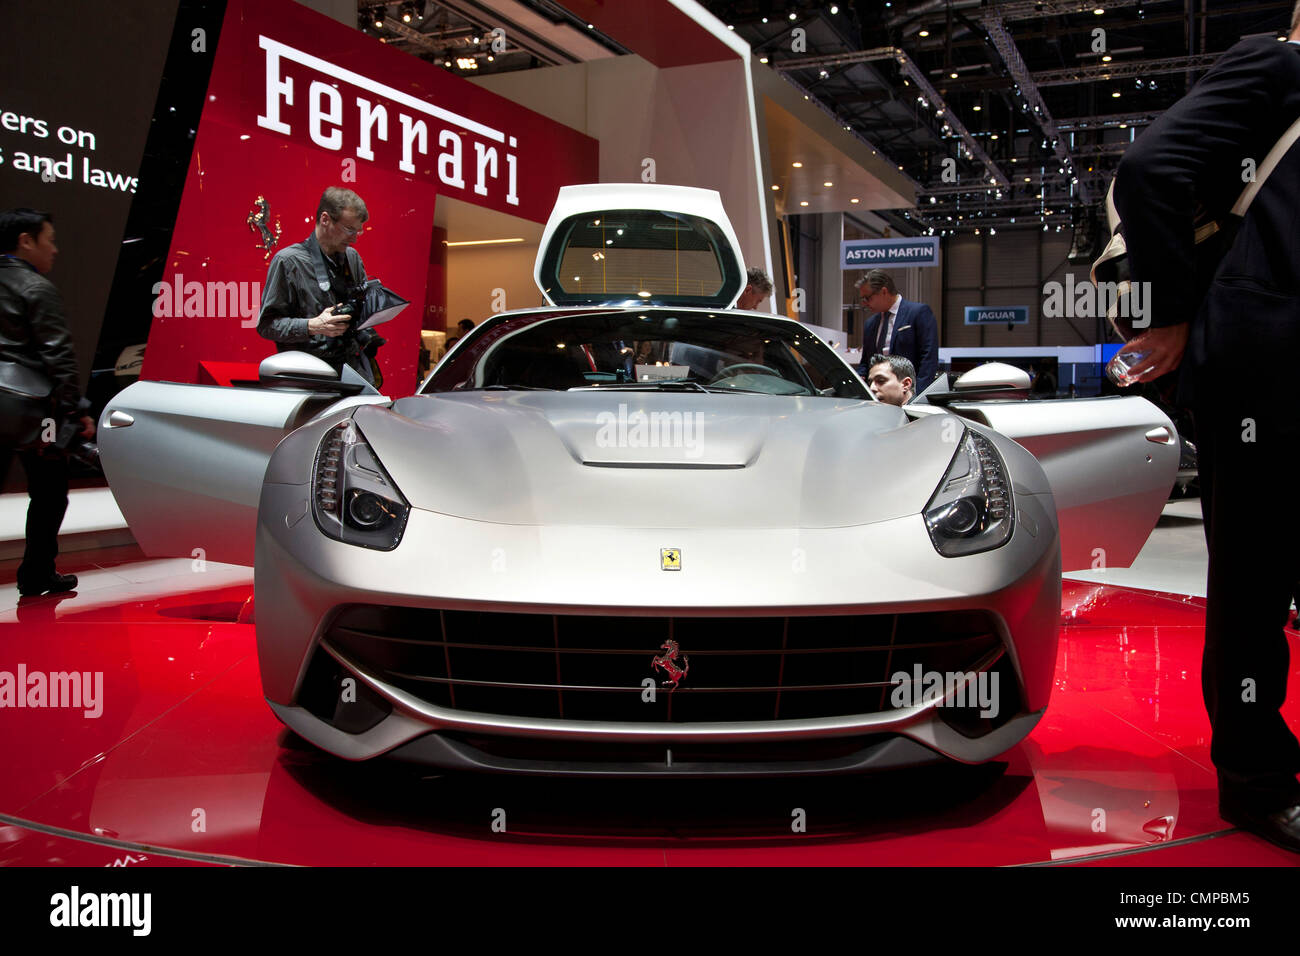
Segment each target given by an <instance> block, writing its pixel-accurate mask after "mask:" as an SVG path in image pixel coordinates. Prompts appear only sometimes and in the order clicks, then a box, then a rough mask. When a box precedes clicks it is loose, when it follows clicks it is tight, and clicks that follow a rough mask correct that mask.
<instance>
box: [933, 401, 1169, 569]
mask: <svg viewBox="0 0 1300 956" xmlns="http://www.w3.org/2000/svg"><path fill="white" fill-rule="evenodd" d="M949 394H950V395H951V394H952V393H949ZM947 408H948V410H949V411H952V412H954V413H955V414H958V415H961V416H963V417H965V418H970V419H972V420H973V421H977V422H981V423H983V424H986V425H989V426H990V427H992V428H993V429H995V430H996V431H998V432H1001V433H1002V434H1003V435H1006V436H1007V437H1008V438H1012V439H1014V440H1015V441H1017V442H1019V443H1020V444H1021V445H1023V446H1024V447H1025V448H1026V449H1028V450H1029V452H1030V453H1031V454H1032V455H1033V456H1034V457H1035V458H1037V459H1038V461H1039V462H1040V463H1041V464H1042V466H1043V470H1044V471H1045V472H1046V473H1047V479H1048V481H1049V482H1051V485H1052V494H1053V497H1054V498H1055V499H1056V513H1057V517H1058V519H1059V522H1060V526H1061V570H1062V571H1079V570H1087V569H1097V568H1102V567H1120V568H1122V567H1128V566H1129V565H1131V564H1132V563H1133V559H1134V558H1136V557H1137V555H1138V552H1139V551H1141V550H1142V546H1143V545H1144V544H1145V543H1146V540H1147V538H1148V537H1149V536H1150V534H1151V530H1152V529H1153V528H1154V527H1155V525H1156V521H1157V520H1158V519H1159V517H1160V512H1161V510H1162V509H1163V508H1164V505H1165V502H1166V501H1167V500H1168V499H1169V492H1170V489H1172V488H1173V485H1174V477H1175V475H1176V474H1177V472H1178V453H1179V448H1178V433H1177V431H1176V430H1175V428H1174V424H1173V422H1171V421H1170V420H1169V418H1168V416H1167V415H1165V413H1164V412H1162V411H1161V410H1160V409H1159V408H1157V407H1156V406H1155V405H1153V404H1151V403H1150V402H1149V401H1147V400H1146V399H1144V398H1138V397H1127V396H1107V397H1102V398H1075V399H1047V400H1041V401H1035V400H1019V401H1017V400H1014V399H1013V400H1005V399H994V400H984V401H961V400H952V401H950V402H948V403H947Z"/></svg>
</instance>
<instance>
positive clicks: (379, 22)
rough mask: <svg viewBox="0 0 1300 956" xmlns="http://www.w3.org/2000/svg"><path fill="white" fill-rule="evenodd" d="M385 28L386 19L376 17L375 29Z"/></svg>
mask: <svg viewBox="0 0 1300 956" xmlns="http://www.w3.org/2000/svg"><path fill="white" fill-rule="evenodd" d="M383 28H384V21H383V20H381V19H380V18H379V17H375V29H376V30H382V29H383Z"/></svg>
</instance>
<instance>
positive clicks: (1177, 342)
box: [1119, 322, 1188, 382]
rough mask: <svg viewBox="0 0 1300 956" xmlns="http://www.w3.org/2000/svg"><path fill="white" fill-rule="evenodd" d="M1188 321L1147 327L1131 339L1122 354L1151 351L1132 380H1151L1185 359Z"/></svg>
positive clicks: (1172, 368)
mask: <svg viewBox="0 0 1300 956" xmlns="http://www.w3.org/2000/svg"><path fill="white" fill-rule="evenodd" d="M1187 331H1188V326H1187V323H1186V322H1181V323H1179V324H1178V325H1170V326H1166V327H1165V328H1162V329H1147V330H1146V331H1145V332H1143V333H1142V334H1141V335H1139V336H1137V337H1135V338H1132V339H1129V340H1128V342H1127V343H1125V345H1124V347H1123V348H1122V349H1120V350H1119V351H1120V354H1125V353H1128V352H1150V353H1151V354H1150V355H1148V356H1147V357H1146V358H1145V359H1143V360H1142V361H1141V363H1139V364H1140V366H1141V367H1140V368H1136V369H1134V373H1136V374H1132V375H1130V376H1129V380H1130V381H1132V382H1150V381H1153V380H1154V379H1157V378H1159V377H1160V376H1162V375H1165V374H1167V373H1169V372H1172V371H1173V370H1174V369H1176V368H1178V363H1179V362H1181V361H1182V360H1183V349H1185V348H1186V347H1187Z"/></svg>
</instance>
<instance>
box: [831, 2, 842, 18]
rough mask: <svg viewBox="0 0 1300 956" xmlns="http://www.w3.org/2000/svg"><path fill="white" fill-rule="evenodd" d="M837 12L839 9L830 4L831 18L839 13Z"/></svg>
mask: <svg viewBox="0 0 1300 956" xmlns="http://www.w3.org/2000/svg"><path fill="white" fill-rule="evenodd" d="M839 12H840V8H839V7H837V6H836V5H835V4H833V3H832V4H831V16H835V14H837V13H839Z"/></svg>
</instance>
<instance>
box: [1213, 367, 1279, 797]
mask: <svg viewBox="0 0 1300 956" xmlns="http://www.w3.org/2000/svg"><path fill="white" fill-rule="evenodd" d="M1243 391H1247V390H1246V389H1241V390H1236V391H1234V392H1233V393H1232V394H1224V393H1223V392H1222V391H1220V390H1217V389H1214V390H1211V389H1209V388H1203V389H1200V390H1199V393H1200V394H1202V395H1206V396H1207V398H1206V399H1205V400H1204V401H1200V402H1198V403H1197V407H1196V410H1195V411H1196V415H1195V419H1196V439H1197V452H1198V464H1199V468H1200V483H1201V508H1202V512H1203V514H1204V516H1205V539H1206V543H1207V545H1208V547H1209V555H1210V568H1209V580H1208V588H1207V606H1206V618H1205V654H1204V658H1203V661H1202V670H1201V685H1202V689H1203V691H1204V694H1205V706H1206V710H1207V711H1208V712H1209V716H1210V725H1211V727H1212V729H1213V737H1212V739H1211V745H1210V757H1211V759H1212V760H1213V761H1214V765H1215V767H1216V769H1217V770H1218V773H1219V790H1220V793H1221V795H1226V796H1229V797H1232V798H1235V799H1238V800H1242V801H1245V802H1248V803H1251V804H1253V805H1254V806H1256V807H1257V808H1259V809H1264V810H1267V809H1277V808H1279V807H1282V806H1287V805H1290V804H1293V803H1296V802H1298V801H1300V785H1297V783H1296V773H1297V772H1300V743H1297V741H1296V737H1295V735H1294V734H1293V733H1292V732H1291V731H1290V729H1289V728H1288V727H1287V725H1286V722H1285V721H1284V720H1283V719H1282V715H1281V714H1280V713H1279V708H1280V707H1281V706H1282V702H1283V701H1284V700H1285V698H1286V684H1287V673H1288V671H1289V669H1290V653H1289V649H1288V646H1287V638H1286V635H1285V634H1284V632H1283V627H1284V625H1285V624H1286V621H1287V618H1288V615H1289V609H1290V604H1291V596H1292V594H1293V592H1294V591H1295V587H1296V582H1297V581H1300V548H1297V547H1296V545H1295V540H1294V519H1293V514H1294V512H1293V508H1292V505H1291V503H1290V502H1291V500H1292V499H1291V494H1290V488H1291V486H1292V484H1293V482H1294V480H1295V476H1296V474H1297V473H1300V423H1298V422H1296V421H1295V419H1294V414H1295V413H1294V410H1293V406H1292V405H1291V403H1290V402H1286V401H1278V397H1277V396H1271V397H1265V396H1263V395H1259V394H1256V395H1248V394H1245V395H1244V394H1242V392H1243Z"/></svg>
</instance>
